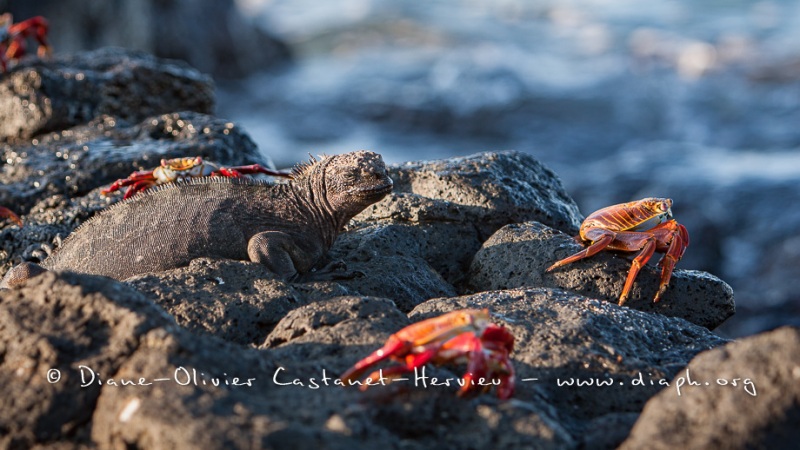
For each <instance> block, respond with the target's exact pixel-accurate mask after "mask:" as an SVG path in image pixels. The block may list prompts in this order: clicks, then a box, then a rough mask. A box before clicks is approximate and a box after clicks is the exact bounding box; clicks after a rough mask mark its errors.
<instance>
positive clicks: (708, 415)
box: [620, 327, 800, 450]
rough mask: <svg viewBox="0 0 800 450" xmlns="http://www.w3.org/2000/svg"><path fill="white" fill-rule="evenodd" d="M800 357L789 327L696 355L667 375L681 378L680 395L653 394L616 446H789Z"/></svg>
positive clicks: (793, 438)
mask: <svg viewBox="0 0 800 450" xmlns="http://www.w3.org/2000/svg"><path fill="white" fill-rule="evenodd" d="M799 362H800V329H798V328H796V327H784V328H780V329H777V330H775V331H771V332H768V333H764V334H760V335H757V336H752V337H748V338H744V339H742V340H740V341H737V342H732V343H729V344H727V345H725V346H723V347H720V348H716V349H714V350H709V351H707V352H703V353H701V354H699V355H697V357H696V358H694V359H693V360H692V362H691V363H690V364H689V365H688V367H687V368H686V370H685V371H681V372H679V373H678V375H677V377H675V379H673V381H672V384H673V385H677V383H678V382H679V381H682V382H683V383H684V384H683V386H682V388H681V392H680V395H678V394H677V392H676V391H675V390H672V389H670V390H664V391H663V392H661V393H660V394H659V395H657V396H656V397H654V398H652V399H651V400H650V401H649V402H648V403H647V405H645V408H644V411H642V414H641V416H639V420H638V421H637V422H636V425H635V426H634V427H633V430H632V431H631V435H630V437H629V438H628V439H627V440H626V441H625V442H624V443H623V445H622V446H621V447H620V448H621V449H625V450H628V449H639V448H652V449H666V448H709V447H716V448H731V449H745V448H775V449H777V448H785V449H789V448H794V447H795V446H796V444H797V441H798V439H800V429H798V428H797V424H798V421H800V383H798V380H800V363H799ZM734 380H735V381H734ZM734 382H735V383H736V384H734ZM692 383H699V384H698V385H693V384H692Z"/></svg>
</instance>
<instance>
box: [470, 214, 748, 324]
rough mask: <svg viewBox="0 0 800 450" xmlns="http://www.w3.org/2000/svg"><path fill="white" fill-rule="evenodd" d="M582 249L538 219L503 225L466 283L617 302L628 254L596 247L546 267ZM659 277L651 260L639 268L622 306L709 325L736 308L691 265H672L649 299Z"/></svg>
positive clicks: (728, 292) (724, 287) (726, 292)
mask: <svg viewBox="0 0 800 450" xmlns="http://www.w3.org/2000/svg"><path fill="white" fill-rule="evenodd" d="M583 248H584V247H583V246H582V245H580V244H578V243H577V242H576V241H575V239H574V238H573V237H571V236H568V235H566V234H564V233H561V232H559V231H556V230H553V229H552V228H549V227H547V226H545V225H542V224H540V223H537V222H526V223H521V224H512V225H508V226H505V227H503V228H501V229H500V230H499V231H497V233H495V234H494V235H493V236H492V237H491V238H489V239H488V240H487V241H486V242H484V244H483V246H482V247H481V249H480V250H479V251H478V252H477V254H476V255H475V259H474V260H473V262H472V265H471V267H470V275H469V276H470V278H469V283H468V285H469V287H470V288H471V289H472V290H474V291H488V290H495V289H510V288H517V287H554V288H561V289H567V290H570V291H573V292H575V293H578V294H581V295H584V296H587V297H591V298H598V299H603V300H606V301H609V302H612V303H617V302H618V301H619V296H620V293H621V292H622V287H623V285H624V283H625V279H626V278H627V275H628V271H629V270H630V267H631V262H630V260H629V259H627V258H623V257H619V256H615V255H613V254H612V253H610V252H601V253H599V254H597V255H595V256H593V257H591V258H587V259H584V260H581V261H577V262H574V263H572V264H568V265H566V266H562V267H559V268H557V269H554V270H553V271H552V272H549V273H546V272H545V270H546V269H547V268H548V267H549V266H550V265H552V264H553V263H554V262H556V261H558V260H560V259H562V258H565V257H567V256H569V255H572V254H574V253H577V252H579V251H580V250H582V249H583ZM658 257H659V255H655V256H654V257H653V259H655V258H658ZM660 278H661V270H660V269H658V268H656V267H654V266H653V265H652V264H650V265H647V266H645V267H643V268H642V270H641V272H639V275H638V276H637V278H636V283H635V284H634V286H633V289H632V290H631V294H630V297H629V298H628V301H627V302H626V304H625V305H626V306H627V307H630V308H633V309H637V310H640V311H646V312H656V313H659V314H663V315H666V316H671V317H680V318H683V319H686V320H688V321H690V322H692V323H695V324H697V325H700V326H704V327H706V328H708V329H711V330H713V329H714V328H716V327H718V326H719V325H720V324H721V323H723V322H724V321H725V320H726V319H727V318H729V317H730V316H732V315H733V314H734V312H735V305H734V301H733V290H732V289H731V287H730V286H728V284H726V283H725V282H724V281H722V280H720V279H719V278H717V277H715V276H713V275H711V274H709V273H706V272H700V271H696V270H675V271H674V272H673V274H672V278H671V280H670V283H669V287H668V288H667V291H666V292H665V293H664V295H663V296H662V298H661V301H659V302H658V303H653V297H654V296H655V294H656V292H657V290H658V285H659V282H660Z"/></svg>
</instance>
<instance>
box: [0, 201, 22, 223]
mask: <svg viewBox="0 0 800 450" xmlns="http://www.w3.org/2000/svg"><path fill="white" fill-rule="evenodd" d="M0 217H2V218H5V219H8V220H10V221H12V222H14V223H15V224H17V226H19V227H22V219H20V218H19V216H18V215H16V214H15V213H14V211H12V210H10V209H8V208H6V207H5V206H0Z"/></svg>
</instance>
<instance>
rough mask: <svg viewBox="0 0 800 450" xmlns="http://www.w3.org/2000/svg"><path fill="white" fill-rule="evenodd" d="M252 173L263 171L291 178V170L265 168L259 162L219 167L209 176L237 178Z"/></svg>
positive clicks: (274, 175) (275, 175)
mask: <svg viewBox="0 0 800 450" xmlns="http://www.w3.org/2000/svg"><path fill="white" fill-rule="evenodd" d="M253 173H263V174H265V175H271V176H273V177H284V178H291V177H292V174H291V172H284V171H282V170H273V169H267V168H266V167H264V166H262V165H260V164H251V165H249V166H239V167H220V169H219V170H217V171H214V172H212V173H211V176H212V177H213V176H223V177H232V178H237V177H240V176H242V175H249V174H253Z"/></svg>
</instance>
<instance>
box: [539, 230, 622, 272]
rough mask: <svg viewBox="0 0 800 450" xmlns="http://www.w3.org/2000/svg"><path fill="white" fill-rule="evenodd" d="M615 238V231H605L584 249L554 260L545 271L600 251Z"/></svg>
mask: <svg viewBox="0 0 800 450" xmlns="http://www.w3.org/2000/svg"><path fill="white" fill-rule="evenodd" d="M615 238H616V233H614V232H606V233H605V234H604V235H603V237H601V238H600V239H598V240H596V241H594V242H592V245H590V246H588V247H586V248H585V249H583V250H581V251H579V252H578V253H575V254H574V255H572V256H568V257H566V258H564V259H562V260H560V261H556V263H555V264H553V265H552V266H550V267H548V268H547V270H546V271H547V272H550V271H551V270H553V269H555V268H557V267H561V266H564V265H567V264H569V263H573V262H575V261H579V260H581V259H584V258H588V257H590V256H594V255H596V254H597V253H599V252H601V251H602V250H603V249H605V248H606V247H608V246H609V244H611V243H612V242H613V241H614V239H615Z"/></svg>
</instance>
